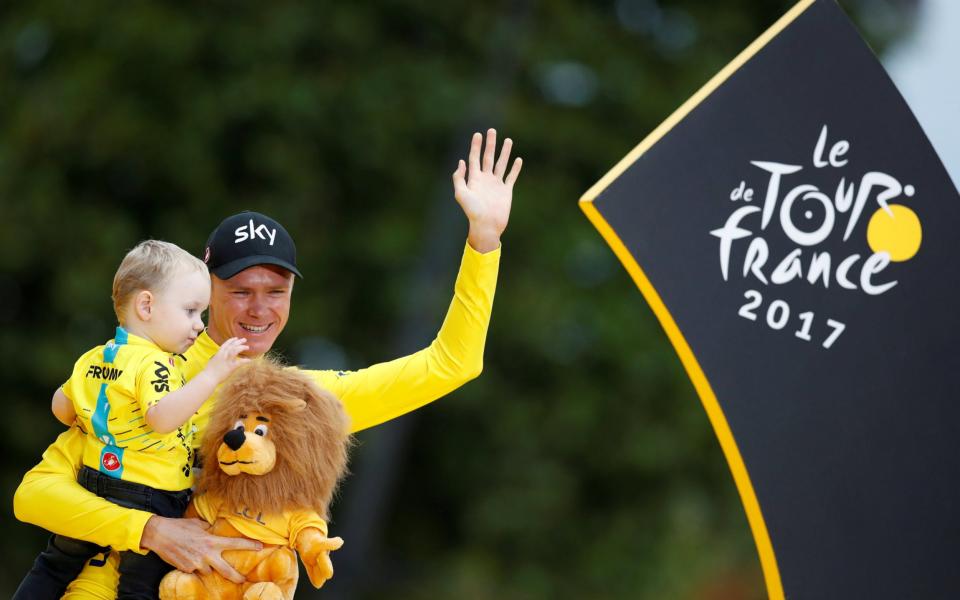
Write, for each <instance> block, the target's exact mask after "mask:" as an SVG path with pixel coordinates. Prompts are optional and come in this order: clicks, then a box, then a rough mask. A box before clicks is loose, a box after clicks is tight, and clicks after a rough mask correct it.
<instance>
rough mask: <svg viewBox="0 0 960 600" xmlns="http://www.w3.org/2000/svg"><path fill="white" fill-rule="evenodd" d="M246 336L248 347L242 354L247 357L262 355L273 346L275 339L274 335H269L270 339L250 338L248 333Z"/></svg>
mask: <svg viewBox="0 0 960 600" xmlns="http://www.w3.org/2000/svg"><path fill="white" fill-rule="evenodd" d="M246 337H247V347H248V349H247V351H246V352H244V353H243V356H245V357H247V358H257V357H260V356H263V355H264V354H266V353H267V352H269V351H270V349H271V348H273V342H274V341H276V339H277V338H276V336H270V339H251V338H250V336H249V334H248V335H247V336H246Z"/></svg>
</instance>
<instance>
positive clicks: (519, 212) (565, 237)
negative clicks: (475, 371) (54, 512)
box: [0, 0, 919, 600]
mask: <svg viewBox="0 0 960 600" xmlns="http://www.w3.org/2000/svg"><path fill="white" fill-rule="evenodd" d="M842 4H843V5H844V7H845V8H846V9H847V10H848V11H849V12H850V13H851V15H852V16H853V17H854V18H855V20H857V21H858V23H859V25H860V26H861V29H862V30H863V31H864V33H865V35H867V37H868V38H869V39H870V41H871V43H873V44H874V47H875V48H877V49H878V51H879V50H881V49H883V48H884V47H886V46H887V45H888V44H890V43H892V42H894V41H895V40H896V39H897V38H898V36H901V35H903V34H905V33H906V32H908V31H909V29H910V27H911V23H912V19H913V16H914V15H915V12H916V8H917V5H918V4H919V2H916V1H915V2H908V1H901V2H894V1H883V0H873V1H868V0H863V1H860V2H855V1H846V2H843V3H842ZM791 5H792V2H790V1H748V0H727V1H725V2H715V1H709V0H676V1H670V2H667V1H661V2H656V1H654V0H603V1H593V2H586V1H574V0H551V1H549V2H543V1H541V2H536V1H534V0H513V1H503V2H487V3H455V2H454V3H442V2H428V1H425V0H383V1H380V2H373V3H362V2H360V3H346V2H344V3H338V4H333V3H329V2H284V1H278V2H250V1H234V2H204V3H192V2H167V3H163V4H160V3H145V2H144V3H140V2H137V3H133V2H130V3H121V2H106V1H102V0H84V1H82V2H77V1H75V0H74V1H66V0H32V1H30V2H3V3H0V207H2V213H0V215H2V216H0V299H2V310H0V349H2V356H3V360H2V361H0V377H2V382H3V387H4V389H5V398H4V404H5V409H6V411H7V418H6V420H5V421H4V422H3V436H2V442H0V443H2V447H3V454H4V456H5V461H4V466H3V468H2V471H0V482H2V493H3V496H4V497H5V498H7V499H8V501H7V503H6V504H5V505H4V508H3V511H2V517H3V519H4V520H3V523H4V526H3V528H4V530H5V531H6V532H7V535H6V536H5V537H4V538H3V539H2V540H0V552H2V554H3V556H4V558H5V560H4V561H3V566H2V567H0V595H9V594H10V593H12V591H13V589H14V588H15V586H16V584H17V582H18V581H19V579H20V578H21V577H22V575H23V574H24V573H25V572H26V570H27V569H28V566H29V564H30V562H31V561H32V559H33V557H34V556H35V555H36V554H37V552H39V550H40V549H41V548H42V547H43V543H44V539H45V536H46V533H45V532H43V531H41V530H39V529H38V528H36V527H32V526H28V525H25V524H21V523H19V522H17V521H16V520H15V519H14V518H13V515H12V507H11V502H10V501H9V499H11V498H12V496H13V491H14V489H15V488H16V486H17V484H18V483H19V481H20V478H21V477H22V475H23V473H24V472H25V471H26V470H27V469H29V468H30V467H31V466H32V465H34V464H35V463H36V462H37V461H38V460H39V457H40V454H41V452H42V451H43V449H44V448H45V447H46V445H47V444H48V443H50V442H51V441H52V440H53V439H54V438H55V436H56V435H57V434H58V433H59V432H60V431H61V427H60V426H59V424H58V423H57V422H56V420H55V419H54V418H53V417H52V415H51V414H50V411H49V399H50V396H51V394H52V392H53V390H54V389H55V387H56V386H57V385H58V384H60V383H61V382H62V381H63V380H64V379H65V378H66V377H67V375H68V373H69V369H70V367H71V365H72V364H73V362H74V360H75V359H76V358H77V356H78V355H79V354H80V353H81V352H83V351H85V350H86V349H88V348H89V347H91V346H92V345H95V344H98V343H102V342H103V341H104V340H106V339H108V338H109V337H111V334H112V328H113V326H114V322H113V313H112V309H111V303H110V284H111V281H112V277H113V272H114V270H115V269H116V267H117V265H118V263H119V261H120V259H121V258H122V256H123V254H124V252H125V251H126V250H127V249H129V248H130V247H132V246H133V245H134V244H135V243H136V242H137V241H139V240H141V239H144V238H150V237H155V238H161V239H166V240H169V241H172V242H175V243H177V244H180V245H181V246H183V247H185V248H187V249H190V250H192V251H194V252H195V253H200V252H201V250H202V247H203V243H204V241H205V240H206V236H207V234H208V233H209V231H210V230H211V229H212V228H213V227H214V226H215V225H216V224H217V223H218V222H219V221H220V220H221V219H222V218H223V217H225V216H227V215H229V214H232V213H234V212H237V211H240V210H243V209H252V210H258V211H262V212H265V213H267V214H269V215H271V216H273V217H275V218H276V219H278V220H279V221H280V222H282V223H284V224H285V225H286V227H287V228H288V229H289V231H290V232H291V233H292V234H293V236H294V238H295V239H296V241H297V244H298V250H299V254H300V261H299V262H300V264H301V267H302V270H303V271H304V274H305V275H306V278H305V279H304V280H303V281H299V282H297V285H296V290H295V294H294V302H293V306H294V308H293V311H292V313H291V315H292V319H291V321H290V323H289V325H288V326H287V328H286V330H285V332H284V333H283V335H282V336H281V337H280V339H279V341H278V344H277V347H278V348H280V349H282V350H283V351H284V354H285V355H286V356H287V358H288V359H289V360H291V361H292V362H295V363H299V364H305V365H308V366H311V367H315V368H331V369H341V368H344V369H350V368H359V367H362V366H365V365H368V364H371V363H374V362H378V361H382V360H386V359H389V358H393V357H395V356H398V355H400V354H403V353H407V352H410V351H413V350H416V349H419V348H421V347H423V346H425V345H426V344H428V343H429V341H430V340H431V339H432V337H433V335H434V333H435V332H436V330H437V328H438V327H439V324H440V322H441V320H442V318H443V315H444V312H445V310H446V306H447V303H448V302H449V299H450V297H451V294H452V286H453V278H454V275H455V273H456V268H457V266H458V264H459V260H460V254H461V250H462V245H463V243H464V239H465V235H466V219H465V218H464V217H463V215H462V213H460V211H459V208H458V207H457V206H456V204H455V202H454V200H453V195H452V189H451V185H450V179H449V176H450V173H451V172H452V171H453V169H454V167H455V166H456V159H457V158H460V157H465V155H466V152H467V144H468V139H469V134H470V133H471V132H472V131H474V130H481V129H484V128H486V127H490V126H492V127H496V128H497V129H498V131H500V133H501V134H506V135H509V136H511V137H512V138H513V139H514V140H515V148H516V154H517V155H520V156H522V157H523V158H524V161H525V166H524V169H523V174H522V176H521V177H520V181H519V183H518V185H517V188H516V190H515V202H514V210H513V214H512V218H511V222H510V226H509V228H508V230H507V232H506V235H505V237H504V241H503V258H502V263H501V275H500V283H499V286H498V291H497V299H496V303H495V305H494V312H493V320H492V325H491V330H490V334H489V339H488V344H487V350H486V363H485V370H484V372H483V375H482V376H481V377H480V378H479V379H478V380H476V381H474V382H471V383H470V384H468V385H467V386H466V387H464V388H462V389H461V390H459V391H457V392H455V393H453V394H451V395H450V396H449V397H447V398H445V399H443V400H441V401H439V402H437V403H435V404H433V405H430V406H428V407H426V408H424V409H422V410H420V411H418V412H417V413H415V414H413V415H409V416H407V417H404V418H402V419H399V420H397V421H395V422H392V423H390V424H388V425H384V426H381V427H378V428H375V429H373V430H370V431H367V432H364V433H362V434H361V435H360V436H359V439H360V445H359V447H358V448H357V450H356V452H355V454H354V457H353V462H352V470H353V475H352V476H351V478H350V479H349V480H348V481H347V483H346V485H345V486H344V488H343V491H342V494H341V496H340V499H339V500H338V502H337V503H336V505H335V506H334V508H333V515H334V522H333V524H332V527H331V528H332V531H333V532H335V533H336V534H338V535H342V536H343V537H344V538H345V539H346V546H345V548H344V549H343V550H342V551H340V552H338V553H336V554H335V555H334V562H335V565H336V568H337V575H336V576H335V577H334V580H333V581H332V582H331V584H329V585H328V586H327V587H325V588H324V589H323V590H322V591H321V592H319V593H317V592H314V591H313V590H312V589H311V588H310V587H309V585H308V584H307V582H306V581H303V582H302V584H301V587H300V591H299V593H298V598H311V597H328V598H382V597H384V596H386V595H387V594H389V597H391V598H396V599H411V600H413V599H426V598H468V599H485V598H498V599H511V598H573V597H578V598H693V599H702V600H739V599H742V600H748V599H755V598H762V597H764V595H765V592H764V586H763V581H762V575H761V572H760V568H759V563H758V560H757V555H756V550H755V548H754V545H753V540H752V537H751V535H750V532H749V528H748V526H747V522H746V518H745V516H744V513H743V509H742V507H741V505H740V502H739V498H738V496H737V492H736V489H735V487H734V485H733V481H732V479H731V477H730V475H729V471H728V468H727V465H726V463H725V461H724V458H723V456H722V453H721V451H720V448H719V445H718V443H717V441H716V439H715V437H714V435H713V432H712V430H711V427H710V424H709V422H708V421H707V418H706V415H705V414H704V412H703V410H702V408H701V406H700V402H699V399H698V398H697V396H696V394H695V393H694V391H693V388H692V386H691V385H690V383H689V380H688V379H687V377H686V375H685V373H684V372H683V369H682V367H681V365H680V363H679V360H678V359H677V358H676V355H675V354H674V351H673V349H672V347H671V346H670V344H669V343H668V341H667V340H666V337H665V336H664V334H663V332H662V330H661V329H660V326H659V325H658V323H657V322H656V320H655V318H654V317H653V315H652V313H651V312H650V310H649V308H648V307H647V305H646V304H645V302H644V301H643V299H642V297H641V296H640V294H639V293H638V292H637V291H636V289H635V287H634V285H633V283H632V282H631V281H630V279H629V277H628V276H627V274H626V272H625V271H624V270H623V269H622V268H621V267H620V265H619V264H618V263H617V261H616V259H615V258H614V256H613V254H612V252H611V251H610V250H609V249H608V248H607V246H606V245H605V244H604V242H603V241H602V240H601V238H600V236H599V235H598V234H597V233H596V232H595V231H594V229H593V228H592V227H591V226H590V225H589V223H588V222H587V220H586V218H585V217H584V216H583V215H582V214H581V213H580V211H579V209H578V208H577V199H578V198H579V196H580V194H582V193H583V192H584V191H585V190H586V189H587V188H588V187H589V186H590V185H592V184H593V183H594V182H595V181H596V180H597V179H599V178H600V177H601V176H602V175H603V174H604V173H605V172H606V171H607V170H608V169H609V168H611V167H612V166H613V165H614V164H615V163H616V162H617V161H618V160H619V159H620V158H621V157H622V156H623V155H624V154H626V153H627V152H628V151H629V150H630V149H631V148H632V147H633V146H634V145H635V144H637V143H638V142H639V141H640V140H641V139H642V138H643V137H644V136H646V134H647V133H648V132H649V131H650V130H652V129H653V128H654V127H655V126H656V125H657V124H658V123H659V122H660V121H662V120H663V119H664V118H666V117H667V116H668V115H669V113H670V112H672V111H673V109H674V108H676V107H677V106H678V105H679V104H681V103H682V102H683V101H684V100H685V99H686V98H687V97H689V96H690V95H691V94H692V93H693V92H695V91H696V90H697V89H698V88H699V87H700V86H701V85H702V84H704V83H705V82H706V81H707V79H709V78H710V77H711V76H712V75H713V74H714V73H715V72H716V71H717V70H719V69H720V68H721V67H722V66H723V65H724V64H726V63H727V62H728V61H730V60H731V59H732V58H733V57H734V56H735V55H736V54H737V53H738V52H739V51H740V50H742V49H743V48H744V47H745V46H746V45H747V44H748V43H749V42H750V41H752V40H753V39H754V38H756V37H757V36H758V35H759V34H760V33H762V32H763V31H764V30H765V29H766V28H767V27H768V26H770V25H771V24H772V23H773V22H774V21H775V20H776V19H777V18H778V17H779V16H780V15H781V14H782V13H783V12H785V11H786V10H787V9H788V8H789V7H790V6H791Z"/></svg>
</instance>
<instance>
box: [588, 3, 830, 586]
mask: <svg viewBox="0 0 960 600" xmlns="http://www.w3.org/2000/svg"><path fill="white" fill-rule="evenodd" d="M814 2H815V0H801V1H800V2H798V3H797V4H796V5H794V7H793V8H791V9H790V10H789V11H788V12H787V13H786V14H785V15H783V17H781V18H780V19H779V20H778V21H777V22H776V23H774V24H773V26H771V27H770V28H769V29H768V30H767V31H765V32H764V33H763V35H761V36H760V37H758V38H757V39H756V40H754V41H753V43H752V44H750V45H749V46H747V48H746V49H745V50H744V51H743V52H741V53H740V54H739V55H738V56H737V57H736V58H735V59H733V61H731V62H730V64H728V65H727V66H726V67H724V68H723V69H721V70H720V72H719V73H717V74H716V75H714V76H713V78H712V79H710V81H708V82H707V83H706V85H704V86H703V87H702V88H700V89H699V90H698V91H697V93H696V94H694V95H693V96H691V97H690V99H689V100H687V101H686V102H684V103H683V104H682V105H681V106H680V108H678V109H677V110H676V111H674V113H673V114H671V115H670V117H668V118H667V120H666V121H664V122H663V123H661V124H660V126H659V127H657V128H656V129H654V130H653V132H652V133H650V135H648V136H647V137H646V138H645V139H644V140H643V141H642V142H640V143H639V144H638V145H637V146H636V147H635V148H634V149H633V150H631V151H630V153H629V154H627V155H626V156H625V157H623V159H622V160H621V161H620V162H619V163H617V165H616V166H615V167H614V168H613V169H611V170H610V172H608V173H607V174H606V175H604V176H603V178H602V179H600V181H598V182H597V183H596V184H594V185H593V186H592V187H591V188H590V189H589V190H587V192H586V193H585V194H584V195H583V196H582V197H581V198H580V208H581V209H582V210H583V212H584V213H585V214H586V215H587V218H588V219H590V222H591V223H592V224H593V226H594V227H596V228H597V230H598V231H599V232H600V235H602V236H603V239H604V240H606V242H607V244H608V245H609V246H610V248H611V249H613V252H614V254H616V255H617V258H619V259H620V262H621V263H623V266H624V267H625V268H626V269H627V272H628V273H629V274H630V276H631V277H632V278H633V281H634V283H636V284H637V287H638V288H640V293H641V294H643V297H644V298H645V299H646V301H647V303H648V304H649V305H650V307H651V308H652V309H653V312H654V314H655V315H656V316H657V319H659V321H660V325H661V326H662V327H663V328H664V330H665V331H666V333H667V337H668V338H669V339H670V342H671V343H672V344H673V347H674V349H675V350H676V351H677V354H678V355H679V356H680V361H681V362H682V363H683V366H684V368H685V369H686V370H687V375H689V377H690V379H691V380H692V381H693V387H694V388H695V389H696V390H697V394H698V395H699V396H700V401H701V402H702V403H703V407H704V410H706V413H707V417H708V418H709V419H710V424H711V425H712V426H713V430H714V432H715V433H716V435H717V438H718V440H719V441H720V447H721V449H722V450H723V453H724V456H726V458H727V463H728V464H729V465H730V471H731V472H732V473H733V480H734V483H735V484H736V486H737V490H738V491H739V493H740V500H741V502H743V507H744V510H745V512H746V513H747V521H748V522H749V523H750V529H751V531H752V532H753V539H754V542H755V543H756V545H757V553H758V554H759V555H760V565H761V567H762V568H763V577H764V580H765V581H766V585H767V595H768V596H769V597H770V599H771V600H784V592H783V583H782V581H781V579H780V570H779V568H778V567H777V558H776V555H775V554H774V551H773V544H771V542H770V534H769V533H768V532H767V524H766V522H765V521H764V520H763V513H762V512H761V510H760V503H759V501H758V500H757V495H756V492H754V490H753V483H751V481H750V475H749V474H748V473H747V467H746V465H745V464H744V462H743V457H742V456H741V455H740V449H739V448H738V447H737V442H736V440H734V438H733V433H732V432H731V431H730V425H729V423H727V418H726V415H724V414H723V409H722V408H720V404H719V403H718V402H717V397H716V395H714V393H713V388H712V387H711V386H710V382H709V381H707V377H706V375H705V374H704V373H703V369H701V368H700V363H699V361H697V358H696V356H694V354H693V351H692V350H691V349H690V345H689V344H687V340H686V338H684V337H683V333H682V332H681V331H680V328H679V327H677V323H676V322H675V321H674V320H673V316H672V315H671V314H670V311H669V310H667V307H666V305H665V304H664V303H663V300H662V299H661V298H660V294H658V293H657V291H656V289H654V287H653V285H652V284H651V283H650V280H649V279H647V276H646V274H644V272H643V270H642V269H641V268H640V265H639V264H637V261H636V260H635V259H634V258H633V255H631V254H630V251H629V250H627V247H626V246H625V245H624V243H623V242H622V241H621V240H620V237H619V236H618V235H617V234H616V232H615V231H614V230H613V228H612V227H610V224H609V223H607V221H606V219H604V218H603V215H601V214H600V212H599V211H598V210H597V208H596V207H595V206H594V205H593V201H594V199H596V197H597V196H599V195H600V193H601V192H603V190H605V189H606V188H607V186H609V185H610V183H612V182H613V180H615V179H616V178H617V177H619V176H620V175H621V174H623V172H624V171H626V170H627V169H628V168H629V167H630V165H632V164H633V163H634V162H636V160H637V159H638V158H640V156H641V155H642V154H643V153H644V152H646V151H647V150H648V149H649V148H650V147H651V146H653V145H654V144H655V143H657V142H658V141H659V140H660V138H662V137H663V136H664V135H666V133H667V132H668V131H670V130H671V129H673V127H674V126H675V125H676V124H677V123H679V122H680V121H681V120H682V119H683V118H684V117H685V116H687V114H689V113H690V111H692V110H693V109H694V108H695V107H696V106H697V105H698V104H700V103H701V102H702V101H703V100H704V99H705V98H706V97H707V96H709V95H710V94H711V93H713V91H714V90H716V89H717V87H719V86H720V84H722V83H723V82H724V81H726V80H727V79H728V78H729V77H730V75H732V74H733V73H734V72H736V71H737V69H739V68H740V67H742V66H743V64H744V63H746V62H747V61H748V60H750V59H751V58H752V57H753V55H754V54H756V53H757V52H758V51H759V50H760V49H761V48H763V47H764V46H765V45H766V44H767V43H768V42H769V41H770V40H771V39H773V38H774V37H775V36H776V35H777V34H779V33H780V32H781V31H783V29H784V28H786V27H787V25H789V24H790V23H791V22H793V21H794V19H796V18H797V17H798V16H799V15H800V14H801V13H803V11H805V10H806V9H807V8H809V7H810V5H812V4H813V3H814Z"/></svg>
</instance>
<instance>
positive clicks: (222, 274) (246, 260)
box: [210, 256, 303, 279]
mask: <svg viewBox="0 0 960 600" xmlns="http://www.w3.org/2000/svg"><path fill="white" fill-rule="evenodd" d="M257 265H276V266H278V267H283V268H284V269H286V270H288V271H290V272H291V273H293V274H294V275H296V276H297V277H299V278H300V279H303V275H301V274H300V271H298V270H297V268H296V267H295V266H293V265H291V264H290V263H288V262H287V261H285V260H283V259H282V258H277V257H275V256H244V257H243V258H238V259H237V260H234V261H230V262H228V263H226V264H223V265H220V266H219V267H217V268H216V269H210V272H211V273H213V274H214V275H216V276H217V277H219V278H220V279H230V278H231V277H233V276H234V275H236V274H237V273H239V272H240V271H243V270H244V269H249V268H250V267H256V266H257Z"/></svg>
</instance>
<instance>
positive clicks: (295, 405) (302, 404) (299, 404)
mask: <svg viewBox="0 0 960 600" xmlns="http://www.w3.org/2000/svg"><path fill="white" fill-rule="evenodd" d="M306 407H307V401H306V400H299V399H298V400H294V401H293V402H291V403H290V409H291V410H293V411H294V412H300V411H301V410H303V409H305V408H306Z"/></svg>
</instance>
